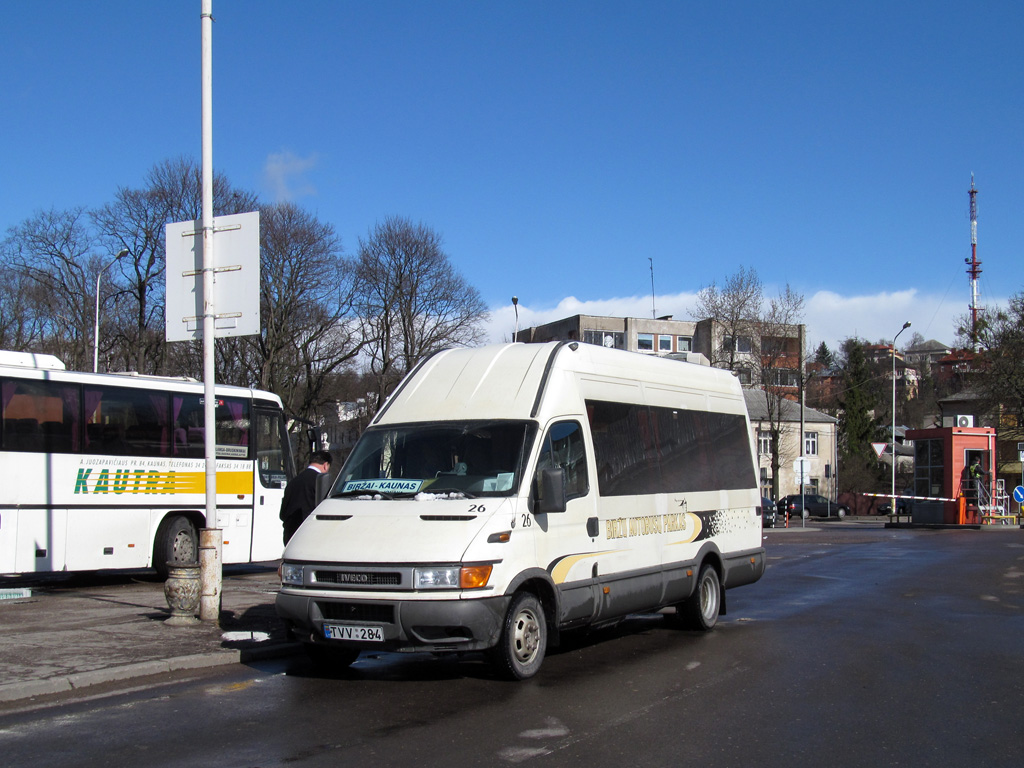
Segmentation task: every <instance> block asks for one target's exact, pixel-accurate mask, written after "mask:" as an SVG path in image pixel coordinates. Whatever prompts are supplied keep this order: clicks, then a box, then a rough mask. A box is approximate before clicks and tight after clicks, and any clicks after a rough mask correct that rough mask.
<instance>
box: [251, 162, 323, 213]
mask: <svg viewBox="0 0 1024 768" xmlns="http://www.w3.org/2000/svg"><path fill="white" fill-rule="evenodd" d="M318 161H319V157H318V156H317V155H316V153H313V154H311V155H309V156H308V157H299V156H298V155H296V154H294V153H292V152H290V151H288V150H285V151H283V152H280V153H277V154H271V155H268V156H267V159H266V161H265V162H264V163H263V182H264V184H265V185H266V186H267V187H268V188H269V189H270V190H271V194H272V196H273V199H274V202H275V203H283V202H288V201H290V200H295V199H296V198H299V197H308V196H309V195H315V194H316V187H314V186H313V184H312V183H311V182H310V181H309V180H308V179H306V178H305V173H306V172H307V171H309V170H310V169H311V168H314V167H316V165H317V162H318Z"/></svg>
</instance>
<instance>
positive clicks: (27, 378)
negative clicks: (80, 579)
mask: <svg viewBox="0 0 1024 768" xmlns="http://www.w3.org/2000/svg"><path fill="white" fill-rule="evenodd" d="M0 393H2V411H0V574H26V573H38V572H45V571H92V570H98V569H108V568H109V569H128V568H150V567H152V568H155V569H156V570H157V572H158V573H160V574H161V575H166V573H167V568H168V562H176V563H185V562H195V561H196V560H197V559H198V555H199V540H198V531H199V529H201V528H203V527H211V528H212V527H217V528H221V529H222V530H223V553H222V554H223V562H225V563H249V562H263V561H268V560H276V559H278V558H279V557H280V556H281V550H282V549H283V544H282V538H281V531H282V528H281V521H280V519H279V517H278V515H279V512H280V508H281V498H282V496H283V493H284V491H283V487H284V485H285V483H287V481H288V479H289V478H290V477H291V476H292V475H293V473H294V467H293V463H292V457H291V449H290V446H289V443H288V439H287V435H286V433H285V425H284V416H283V413H282V408H281V400H280V398H278V397H277V396H276V395H273V394H271V393H269V392H261V391H259V390H254V389H245V388H240V387H226V386H219V387H217V388H216V395H217V406H216V420H217V423H216V446H217V448H216V450H217V520H216V521H207V520H206V515H205V508H206V495H205V494H206V490H205V489H206V470H205V467H206V463H205V460H204V458H203V457H204V453H205V445H204V433H205V429H204V426H203V415H204V414H203V385H202V384H200V383H198V382H196V381H193V380H189V379H184V378H167V377H158V376H139V375H135V374H96V373H78V372H74V371H66V370H64V365H63V363H61V362H60V361H59V360H57V358H55V357H52V356H50V355H36V354H27V353H18V352H0Z"/></svg>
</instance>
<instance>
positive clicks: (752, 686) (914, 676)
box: [0, 523, 1024, 768]
mask: <svg viewBox="0 0 1024 768" xmlns="http://www.w3.org/2000/svg"><path fill="white" fill-rule="evenodd" d="M822 528H823V529H824V530H823V531H821V532H812V531H807V532H803V531H801V532H792V531H790V532H768V533H767V534H766V535H767V546H768V555H769V568H768V570H767V572H766V574H765V577H764V578H763V579H762V580H761V581H760V582H759V583H757V584H755V585H752V586H748V587H743V588H741V589H738V590H735V591H732V592H730V593H729V595H728V608H729V613H728V615H727V616H725V617H723V619H722V621H721V623H720V624H719V626H718V627H717V628H716V630H715V631H714V632H712V633H709V634H707V635H701V634H695V633H689V632H681V631H676V630H673V629H670V628H668V627H667V626H666V625H665V623H664V622H663V621H662V620H661V618H660V617H658V616H644V617H635V618H632V619H630V620H629V621H627V622H626V623H624V624H622V625H620V626H619V627H617V628H615V629H614V630H610V631H603V632H599V633H595V634H593V635H590V636H586V637H579V638H575V639H574V642H572V643H570V644H569V645H567V646H566V647H564V648H563V649H561V650H560V651H558V652H555V653H553V654H552V655H550V656H549V657H548V658H547V659H546V661H545V663H544V668H543V669H542V670H541V672H540V674H539V675H538V676H537V677H536V678H534V679H533V680H530V681H527V682H525V683H510V682H503V681H499V680H496V679H494V677H493V676H492V675H491V673H490V671H489V669H488V668H487V667H486V666H485V665H484V664H483V662H482V661H481V660H480V659H475V658H467V659H462V660H456V659H449V658H442V659H435V658H433V657H430V656H427V655H414V656H398V655H391V654H381V655H380V656H376V657H370V658H362V659H360V661H359V662H358V663H357V664H356V665H355V667H353V670H352V671H351V672H350V673H349V674H348V675H347V676H345V677H342V678H336V679H332V678H324V677H320V676H317V675H316V673H315V672H314V670H313V669H312V668H311V667H310V666H309V665H308V664H307V663H306V662H305V661H304V660H302V659H299V658H296V659H292V660H287V661H281V662H275V663H267V664H264V665H260V666H253V667H243V666H238V667H234V668H230V669H229V670H228V671H217V672H213V673H205V672H201V673H194V674H192V676H189V677H184V678H183V677H174V678H170V677H168V678H161V679H157V680H153V681H149V683H148V684H147V685H146V686H139V687H136V688H134V689H132V690H128V691H120V692H116V693H114V692H111V693H107V694H101V695H91V696H89V697H88V698H85V699H80V700H69V701H66V702H63V703H60V704H58V705H53V706H49V707H47V708H45V709H36V710H31V709H26V710H22V711H19V712H13V713H11V714H7V715H4V716H2V717H0V756H2V757H0V762H2V763H3V764H4V765H32V766H39V767H43V766H58V765H59V766H104V767H105V768H111V767H112V766H122V765H123V766H137V765H147V766H190V768H194V766H197V765H222V766H293V765H297V766H321V765H323V766H327V765H330V766H359V767H360V768H370V767H371V766H372V768H383V767H385V766H413V765H416V766H445V768H451V766H455V765H457V766H501V765H518V764H526V765H535V766H544V765H560V766H561V765H581V766H583V765H586V766H594V768H605V767H610V766H616V767H617V768H621V766H623V765H630V766H632V765H641V766H683V765H691V764H692V765H699V766H702V767H703V768H707V767H710V766H786V767H787V768H793V767H794V766H815V767H817V766H822V765H828V766H873V767H876V766H957V767H958V768H962V767H963V766H1014V768H1017V767H1018V766H1020V765H1022V764H1024V739H1022V738H1021V737H1020V736H1019V734H1018V731H1019V728H1020V724H1021V723H1024V615H1022V614H1024V531H1021V530H1019V529H1012V530H1004V531H904V530H887V529H882V528H878V527H867V526H864V525H857V524H855V523H844V524H832V525H824V526H822Z"/></svg>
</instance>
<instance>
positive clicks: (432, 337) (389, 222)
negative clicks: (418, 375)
mask: <svg viewBox="0 0 1024 768" xmlns="http://www.w3.org/2000/svg"><path fill="white" fill-rule="evenodd" d="M355 279H356V296H357V310H358V314H359V317H360V320H361V322H362V326H363V328H362V330H363V336H364V338H365V339H366V352H367V354H368V358H369V367H370V371H371V373H372V375H373V377H374V380H375V381H376V383H377V393H376V397H377V403H376V407H377V408H379V407H380V406H381V405H382V404H383V402H384V398H385V397H387V395H388V394H389V393H390V391H391V390H392V389H393V388H394V386H395V385H396V384H397V383H398V381H399V380H400V379H401V377H402V376H403V375H404V374H405V373H407V372H408V371H409V370H411V369H412V367H413V366H415V365H416V363H418V362H419V361H420V360H422V359H424V358H425V357H427V356H428V355H430V354H432V353H433V352H435V351H437V350H439V349H443V348H444V347H448V346H458V345H470V344H475V343H478V342H479V341H480V340H481V338H482V337H483V333H484V331H483V323H484V322H485V321H486V319H487V311H486V307H485V305H484V303H483V300H482V299H481V298H480V294H479V292H478V291H477V290H476V289H475V288H473V287H472V286H470V285H469V284H468V283H466V281H465V280H464V279H463V278H462V276H461V275H459V274H458V273H457V272H456V271H455V269H454V267H453V266H452V264H451V262H450V261H449V259H448V256H447V254H445V253H444V251H443V250H442V249H441V236H440V235H439V234H438V233H437V232H435V231H434V230H432V229H430V228H429V227H427V226H425V225H423V224H413V223H412V222H411V221H409V220H408V219H405V218H402V217H391V218H388V219H386V220H385V221H384V222H383V223H380V224H378V225H377V226H375V227H374V228H373V229H372V230H371V231H370V233H369V235H368V236H367V238H366V239H365V240H363V239H360V241H359V256H358V259H357V263H356V272H355Z"/></svg>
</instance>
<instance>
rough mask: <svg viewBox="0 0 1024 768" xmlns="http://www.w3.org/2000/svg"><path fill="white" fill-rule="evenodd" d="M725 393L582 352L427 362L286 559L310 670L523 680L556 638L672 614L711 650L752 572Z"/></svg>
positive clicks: (734, 392) (752, 516)
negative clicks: (442, 663) (408, 664)
mask: <svg viewBox="0 0 1024 768" xmlns="http://www.w3.org/2000/svg"><path fill="white" fill-rule="evenodd" d="M758 505H759V491H758V486H757V476H756V473H755V470H754V454H753V445H752V438H751V436H750V430H749V423H748V417H747V411H746V405H745V403H744V399H743V393H742V391H741V389H740V385H739V382H738V381H737V380H736V378H735V377H733V376H732V375H731V374H730V373H727V372H725V371H721V370H717V369H713V368H710V367H707V366H701V365H696V364H692V363H684V362H679V361H674V360H665V359H662V358H655V357H652V356H646V355H641V354H637V353H634V352H624V351H620V350H613V349H604V348H601V347H597V346H593V345H589V344H579V343H575V342H552V343H548V344H509V345H501V346H492V347H484V348H479V349H456V350H448V351H445V352H440V353H438V354H436V355H434V356H433V357H431V358H429V359H428V360H426V361H425V362H424V363H422V364H421V365H420V366H419V367H418V368H417V369H415V370H414V371H413V372H412V373H411V374H410V375H409V376H408V377H407V378H406V379H405V381H404V382H403V383H402V385H401V386H400V387H399V389H398V390H397V391H396V392H395V393H394V395H392V397H391V398H390V399H389V401H388V402H387V404H386V406H385V407H384V408H383V409H382V410H381V412H380V413H379V414H378V415H377V416H376V417H375V419H374V421H373V422H372V424H371V426H370V427H369V428H368V429H367V431H366V432H365V433H364V434H363V435H362V436H361V438H360V439H359V441H358V443H357V444H356V446H355V448H354V449H353V451H352V453H351V455H350V456H349V458H348V460H347V461H346V462H345V465H344V467H343V468H342V470H341V472H340V474H339V476H338V478H337V479H336V481H335V483H334V486H333V488H332V490H331V492H330V495H329V496H328V498H326V499H325V500H324V501H323V502H322V503H321V504H320V505H319V506H318V507H317V509H316V510H315V512H314V514H312V515H310V516H309V517H308V518H307V519H306V521H305V523H303V525H302V527H301V528H300V529H299V530H298V532H297V533H296V534H295V536H294V537H293V538H292V539H291V541H290V542H289V544H288V546H287V547H286V548H285V552H284V560H283V562H282V568H281V580H282V586H281V590H280V592H279V594H278V597H277V611H278V614H279V615H280V616H281V617H282V618H283V619H284V620H285V622H286V623H287V624H288V626H289V628H290V630H291V631H292V633H293V634H294V635H295V636H296V637H298V638H299V639H301V640H303V641H305V642H306V643H307V645H306V647H307V649H308V650H309V652H310V655H311V656H312V658H313V660H314V661H315V662H317V663H322V664H324V665H330V666H347V665H349V664H351V663H352V662H353V661H355V659H356V658H357V657H358V655H359V653H360V651H361V650H364V649H381V650H397V651H429V652H434V653H437V652H450V651H451V652H459V651H487V652H488V654H489V656H490V660H491V661H492V663H493V664H494V665H495V667H496V668H497V670H498V671H499V672H500V673H501V674H502V675H504V676H508V677H512V678H518V679H523V678H528V677H530V676H532V675H533V674H535V673H536V672H537V670H538V668H539V667H540V665H541V662H542V660H543V658H544V654H545V650H546V648H547V646H548V645H549V643H554V642H557V640H558V636H559V633H560V632H562V631H565V630H569V629H573V628H576V627H584V626H597V625H602V624H610V623H614V622H616V621H619V620H621V619H622V618H623V617H625V616H626V615H628V614H630V613H635V612H641V611H654V610H659V609H664V608H670V607H675V609H676V610H675V611H671V610H670V611H667V612H666V613H668V614H669V615H670V617H671V620H672V621H675V622H677V623H679V624H681V625H684V626H688V627H692V628H696V629H699V630H709V629H711V628H712V627H714V626H715V624H716V622H717V621H718V617H719V614H720V613H724V612H725V590H726V589H729V588H732V587H738V586H741V585H744V584H750V583H752V582H754V581H756V580H757V579H759V578H760V577H761V574H762V573H763V571H764V548H763V546H762V543H761V521H760V519H759V517H758V515H759V513H760V509H759V506H758Z"/></svg>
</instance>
